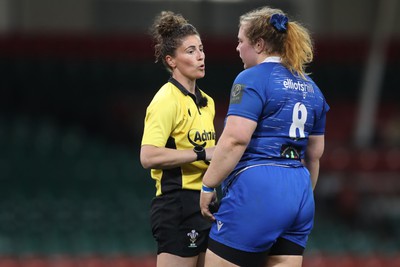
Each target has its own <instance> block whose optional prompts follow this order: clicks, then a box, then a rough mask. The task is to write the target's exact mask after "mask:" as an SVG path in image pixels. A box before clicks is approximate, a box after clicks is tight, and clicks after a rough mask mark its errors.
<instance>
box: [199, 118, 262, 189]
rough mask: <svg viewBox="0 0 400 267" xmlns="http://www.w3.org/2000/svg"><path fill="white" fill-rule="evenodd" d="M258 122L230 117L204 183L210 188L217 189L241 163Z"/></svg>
mask: <svg viewBox="0 0 400 267" xmlns="http://www.w3.org/2000/svg"><path fill="white" fill-rule="evenodd" d="M256 127H257V122H255V121H253V120H250V119H246V118H243V117H239V116H229V117H228V118H227V120H226V125H225V128H224V130H223V132H222V135H221V137H220V139H219V141H218V145H217V147H216V149H215V152H214V155H213V160H212V161H211V164H210V166H209V168H208V169H207V171H206V173H205V175H204V178H203V182H204V184H205V185H207V186H209V187H213V188H215V187H217V186H219V185H220V184H221V182H222V181H223V180H224V179H225V178H226V177H227V176H228V175H229V174H230V173H231V172H232V170H233V169H234V168H235V166H236V164H237V163H238V162H239V160H240V158H241V157H242V155H243V153H244V151H245V150H246V148H247V145H248V144H249V142H250V139H251V136H252V135H253V132H254V130H255V129H256Z"/></svg>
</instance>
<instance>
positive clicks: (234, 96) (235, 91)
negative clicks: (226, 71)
mask: <svg viewBox="0 0 400 267" xmlns="http://www.w3.org/2000/svg"><path fill="white" fill-rule="evenodd" d="M244 87H245V86H244V84H238V83H237V84H234V85H233V86H232V90H231V99H230V104H239V103H240V102H241V101H242V96H243V90H244Z"/></svg>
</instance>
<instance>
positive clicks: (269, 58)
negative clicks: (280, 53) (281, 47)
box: [262, 57, 282, 63]
mask: <svg viewBox="0 0 400 267" xmlns="http://www.w3.org/2000/svg"><path fill="white" fill-rule="evenodd" d="M264 62H272V63H281V62H282V59H281V58H280V57H267V58H266V59H264V61H263V62H262V63H264Z"/></svg>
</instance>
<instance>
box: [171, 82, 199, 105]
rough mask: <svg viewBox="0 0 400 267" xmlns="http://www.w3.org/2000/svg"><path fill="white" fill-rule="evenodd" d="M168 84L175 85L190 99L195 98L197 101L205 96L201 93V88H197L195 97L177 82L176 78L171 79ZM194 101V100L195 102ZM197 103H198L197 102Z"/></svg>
mask: <svg viewBox="0 0 400 267" xmlns="http://www.w3.org/2000/svg"><path fill="white" fill-rule="evenodd" d="M168 82H170V83H172V84H173V85H175V86H176V87H177V88H178V89H179V90H180V91H181V92H182V94H184V95H189V96H190V97H192V98H193V97H195V99H201V98H202V97H203V96H202V94H201V92H200V89H199V87H197V85H196V88H195V89H194V93H195V95H193V94H192V93H191V92H189V91H188V90H187V89H186V88H185V87H184V86H183V85H182V84H180V83H179V82H178V81H177V80H175V79H174V78H172V77H171V78H169V80H168ZM195 99H194V100H195ZM195 102H196V101H195Z"/></svg>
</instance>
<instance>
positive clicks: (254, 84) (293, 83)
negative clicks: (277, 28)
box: [227, 57, 329, 171]
mask: <svg viewBox="0 0 400 267" xmlns="http://www.w3.org/2000/svg"><path fill="white" fill-rule="evenodd" d="M260 77H264V79H260ZM306 78H307V80H304V79H302V78H301V77H299V76H295V75H293V74H292V73H291V72H290V71H289V70H288V69H287V68H285V67H284V66H283V65H282V64H281V63H280V58H278V57H269V58H267V59H266V60H265V61H264V62H263V63H261V64H258V65H256V66H254V67H251V68H249V69H246V70H244V71H242V72H241V73H240V74H239V75H238V76H237V77H236V79H235V81H234V83H233V86H232V89H231V96H230V104H229V109H228V113H227V116H230V115H235V116H241V117H244V118H248V119H250V120H253V121H256V122H257V123H258V125H257V128H256V129H255V131H254V134H253V136H252V138H251V141H250V143H249V145H248V147H247V149H246V151H245V153H244V154H243V156H242V158H241V160H240V162H239V164H238V165H237V166H236V168H235V171H237V170H239V169H242V168H244V167H247V166H251V165H256V164H269V163H272V164H274V163H276V164H280V165H287V166H291V167H298V166H302V164H301V161H300V160H301V159H302V158H304V152H305V149H306V146H307V142H308V136H309V135H322V134H324V132H325V121H326V112H327V111H328V110H329V105H328V104H327V103H326V100H325V98H324V96H323V94H322V93H321V91H320V89H319V88H318V86H317V85H316V84H315V83H314V82H313V81H312V79H311V78H310V77H308V76H306Z"/></svg>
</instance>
